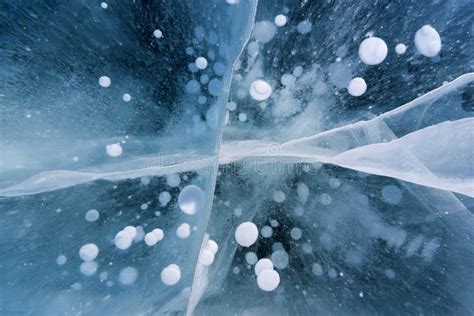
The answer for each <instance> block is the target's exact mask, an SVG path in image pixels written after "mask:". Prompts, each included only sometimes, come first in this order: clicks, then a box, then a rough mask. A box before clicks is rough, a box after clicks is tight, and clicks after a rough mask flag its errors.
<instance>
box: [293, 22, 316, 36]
mask: <svg viewBox="0 0 474 316" xmlns="http://www.w3.org/2000/svg"><path fill="white" fill-rule="evenodd" d="M312 28H313V25H312V24H311V22H310V21H308V20H304V21H301V22H300V23H298V25H297V26H296V30H297V31H298V32H299V33H301V34H306V33H309V32H310V31H311V29H312Z"/></svg>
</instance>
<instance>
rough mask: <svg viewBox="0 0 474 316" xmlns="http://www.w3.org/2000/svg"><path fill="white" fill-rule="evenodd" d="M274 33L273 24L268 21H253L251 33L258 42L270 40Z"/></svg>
mask: <svg viewBox="0 0 474 316" xmlns="http://www.w3.org/2000/svg"><path fill="white" fill-rule="evenodd" d="M275 33H276V27H275V24H273V23H272V22H270V21H260V22H257V23H255V26H254V29H253V35H254V37H255V39H256V40H257V41H259V42H260V43H268V42H270V41H271V40H272V39H273V37H274V36H275Z"/></svg>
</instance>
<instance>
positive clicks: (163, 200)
mask: <svg viewBox="0 0 474 316" xmlns="http://www.w3.org/2000/svg"><path fill="white" fill-rule="evenodd" d="M158 201H159V202H160V204H161V206H166V205H168V203H169V202H170V201H171V194H170V193H169V192H168V191H163V192H161V193H160V194H159V195H158Z"/></svg>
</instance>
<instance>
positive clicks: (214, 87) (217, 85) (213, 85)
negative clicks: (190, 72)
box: [208, 78, 222, 97]
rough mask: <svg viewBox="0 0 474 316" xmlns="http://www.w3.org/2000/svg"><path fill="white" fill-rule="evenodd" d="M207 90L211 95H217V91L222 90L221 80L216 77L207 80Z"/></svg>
mask: <svg viewBox="0 0 474 316" xmlns="http://www.w3.org/2000/svg"><path fill="white" fill-rule="evenodd" d="M208 90H209V93H210V94H211V95H213V96H215V97H217V96H219V93H221V92H222V81H220V80H219V79H216V78H214V79H212V80H211V81H209V85H208Z"/></svg>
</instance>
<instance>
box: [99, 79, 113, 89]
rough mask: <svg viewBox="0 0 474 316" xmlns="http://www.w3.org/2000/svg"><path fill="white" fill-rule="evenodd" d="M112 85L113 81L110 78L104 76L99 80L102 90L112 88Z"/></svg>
mask: <svg viewBox="0 0 474 316" xmlns="http://www.w3.org/2000/svg"><path fill="white" fill-rule="evenodd" d="M111 84H112V80H110V78H109V77H107V76H102V77H100V78H99V85H100V86H101V87H102V88H108V87H110V85H111Z"/></svg>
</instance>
